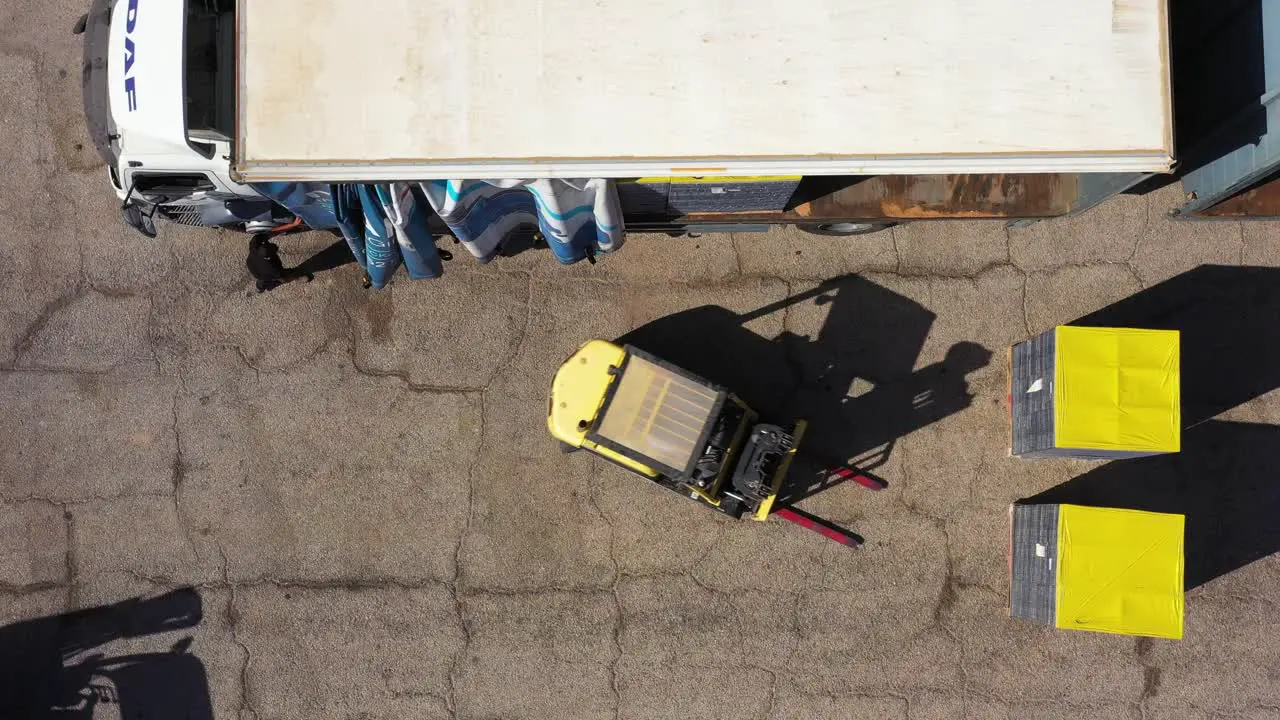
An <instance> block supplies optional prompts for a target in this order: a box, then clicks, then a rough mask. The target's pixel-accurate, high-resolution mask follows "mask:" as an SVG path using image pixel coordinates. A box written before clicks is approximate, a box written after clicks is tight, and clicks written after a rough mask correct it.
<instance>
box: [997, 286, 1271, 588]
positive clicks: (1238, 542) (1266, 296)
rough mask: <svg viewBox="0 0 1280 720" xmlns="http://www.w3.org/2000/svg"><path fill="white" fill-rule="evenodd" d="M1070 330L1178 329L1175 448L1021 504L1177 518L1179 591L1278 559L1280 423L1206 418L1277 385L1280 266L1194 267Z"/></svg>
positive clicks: (1089, 475)
mask: <svg viewBox="0 0 1280 720" xmlns="http://www.w3.org/2000/svg"><path fill="white" fill-rule="evenodd" d="M1072 324H1073V325H1085V326H1104V327H1136V328H1150V329H1159V330H1177V331H1178V332H1179V335H1180V340H1181V343H1180V345H1181V365H1182V370H1181V374H1182V388H1181V395H1182V398H1181V406H1182V428H1183V430H1182V447H1181V450H1180V452H1177V453H1173V454H1169V455H1157V456H1153V457H1145V458H1136V459H1130V460H1116V461H1113V462H1110V463H1107V464H1106V465H1103V466H1101V467H1099V468H1098V469H1096V470H1092V471H1090V472H1088V473H1085V474H1084V475H1081V476H1080V477H1077V478H1075V479H1073V480H1070V481H1068V482H1065V483H1063V484H1061V485H1059V486H1057V487H1054V488H1052V489H1050V490H1047V491H1045V492H1042V493H1040V494H1039V495H1036V496H1034V497H1031V498H1027V499H1025V500H1022V501H1021V502H1023V503H1067V504H1073V505H1087V506H1093V507H1114V508H1126V509H1131V510H1148V511H1152V512H1167V513H1176V514H1180V515H1184V516H1186V537H1185V553H1186V554H1185V576H1184V578H1185V585H1186V588H1187V589H1188V590H1190V589H1191V588H1195V587H1199V586H1200V585H1203V584H1204V583H1206V582H1209V581H1210V580H1213V579H1214V578H1217V577H1220V576H1222V575H1225V574H1227V573H1229V572H1231V571H1233V570H1236V569H1237V568H1240V567H1243V566H1245V565H1247V564H1249V563H1251V562H1253V561H1255V560H1258V559H1260V558H1263V557H1266V556H1267V555H1270V554H1271V553H1274V552H1278V551H1280V524H1278V523H1277V522H1276V518H1277V517H1280V426H1276V425H1268V424H1258V423H1249V422H1229V421H1226V420H1223V419H1215V418H1216V417H1217V416H1218V415H1220V414H1222V413H1224V412H1226V411H1228V410H1231V409H1233V408H1235V407H1238V406H1240V405H1243V404H1244V403H1246V402H1249V401H1250V400H1253V399H1255V398H1257V397H1260V396H1262V395H1265V394H1266V393H1268V392H1271V391H1272V390H1275V389H1276V388H1280V332H1278V331H1280V268H1267V267H1233V266H1225V265H1201V266H1200V267H1197V268H1195V269H1194V270H1190V271H1188V272H1185V273H1183V274H1181V275H1178V276H1176V277H1173V278H1171V279H1169V280H1166V281H1164V282H1162V283H1160V284H1159V285H1155V286H1153V287H1151V288H1148V289H1147V290H1144V291H1142V292H1140V293H1138V294H1136V295H1133V296H1131V297H1129V298H1126V299H1124V300H1121V301H1119V302H1117V303H1114V304H1112V305H1109V306H1107V307H1105V308H1103V309H1102V310H1099V311H1097V312H1095V313H1092V314H1090V315H1086V316H1085V317H1082V318H1080V319H1078V320H1076V321H1075V322H1074V323H1072Z"/></svg>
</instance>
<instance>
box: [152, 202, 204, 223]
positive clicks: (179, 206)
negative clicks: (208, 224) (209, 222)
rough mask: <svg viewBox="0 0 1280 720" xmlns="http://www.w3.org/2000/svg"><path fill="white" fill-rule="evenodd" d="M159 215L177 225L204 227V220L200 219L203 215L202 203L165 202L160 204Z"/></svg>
mask: <svg viewBox="0 0 1280 720" xmlns="http://www.w3.org/2000/svg"><path fill="white" fill-rule="evenodd" d="M160 215H161V216H162V217H164V218H165V219H166V220H168V221H170V222H175V223H178V224H179V225H192V226H195V227H204V222H203V221H202V220H201V218H203V217H204V212H203V206H202V205H190V204H185V203H166V204H164V205H161V206H160Z"/></svg>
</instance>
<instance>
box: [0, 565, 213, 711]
mask: <svg viewBox="0 0 1280 720" xmlns="http://www.w3.org/2000/svg"><path fill="white" fill-rule="evenodd" d="M202 618H203V611H202V603H201V599H200V594H199V593H198V592H196V591H195V590H194V589H192V588H184V589H181V590H174V591H171V592H168V593H165V594H164V595H160V596H158V597H153V598H134V599H132V600H125V601H123V602H119V603H116V604H114V605H103V606H100V607H95V608H91V609H88V610H80V611H77V612H72V613H66V614H63V615H54V616H51V617H45V618H39V619H35V620H26V621H23V622H17V623H13V624H11V625H6V626H4V627H0V718H6V719H7V718H23V719H24V720H40V719H42V718H49V719H53V718H60V719H65V720H74V719H76V718H84V719H85V720H89V719H90V718H103V717H108V718H117V717H118V718H121V719H122V720H127V719H131V718H185V719H187V720H212V718H213V708H212V702H211V700H210V696H209V684H208V678H207V675H206V673H205V669H204V665H203V664H202V663H201V662H200V659H199V658H197V657H196V656H195V655H194V654H192V653H191V652H190V646H191V642H192V639H193V638H192V636H191V635H189V634H186V635H185V637H181V638H179V639H177V640H176V641H175V642H173V643H172V644H171V645H170V646H169V647H167V648H165V649H163V650H160V651H154V652H131V653H123V654H122V653H113V652H111V650H110V647H109V646H110V645H111V644H112V643H115V642H117V641H121V640H131V639H135V638H142V637H146V636H150V635H156V634H161V633H180V632H182V631H187V630H189V629H191V628H194V627H195V626H197V625H199V624H200V621H201V619H202ZM165 642H168V641H167V640H166V641H165Z"/></svg>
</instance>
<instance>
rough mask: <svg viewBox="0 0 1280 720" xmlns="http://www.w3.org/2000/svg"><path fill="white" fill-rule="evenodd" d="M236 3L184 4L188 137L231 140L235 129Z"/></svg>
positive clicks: (191, 0) (205, 0)
mask: <svg viewBox="0 0 1280 720" xmlns="http://www.w3.org/2000/svg"><path fill="white" fill-rule="evenodd" d="M235 33H236V17H235V0H187V27H186V104H187V108H186V110H187V137H189V138H190V139H191V140H193V141H201V140H204V141H208V140H214V139H219V140H226V139H230V138H231V135H232V133H233V131H234V128H235V82H236V65H235V46H236V45H235V41H236V38H235Z"/></svg>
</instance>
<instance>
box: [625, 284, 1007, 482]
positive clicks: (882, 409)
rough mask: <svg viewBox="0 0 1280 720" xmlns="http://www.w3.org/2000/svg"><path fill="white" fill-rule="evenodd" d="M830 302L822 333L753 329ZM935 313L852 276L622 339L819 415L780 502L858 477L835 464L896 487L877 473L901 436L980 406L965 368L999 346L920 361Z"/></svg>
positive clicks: (711, 308)
mask: <svg viewBox="0 0 1280 720" xmlns="http://www.w3.org/2000/svg"><path fill="white" fill-rule="evenodd" d="M813 306H817V307H818V308H820V309H817V310H815V309H814V307H813ZM823 312H825V318H824V320H823V321H822V325H821V329H820V330H818V331H817V334H816V335H814V336H812V337H810V336H809V335H802V334H797V333H796V332H795V331H794V330H793V328H792V327H788V328H786V329H784V330H783V332H782V334H781V335H779V336H778V337H777V338H773V339H769V338H765V337H761V336H760V335H758V334H756V333H755V332H753V331H752V330H751V329H750V328H748V327H747V323H749V322H751V321H752V320H755V319H758V318H761V317H765V316H767V315H772V314H774V313H784V316H785V317H787V318H788V324H789V325H793V324H795V323H796V322H797V321H796V318H797V317H799V316H801V315H804V316H818V315H820V314H821V313H823ZM935 318H936V316H935V315H934V314H933V313H932V312H930V311H929V310H927V309H925V308H924V307H922V306H921V305H920V304H918V303H916V302H915V301H913V300H910V299H908V298H905V297H903V296H901V295H899V294H897V293H895V292H892V291H890V290H887V289H885V288H883V287H880V286H879V285H876V284H875V283H873V282H870V281H869V280H867V279H865V278H862V277H860V276H856V275H848V276H844V277H840V278H835V279H832V280H829V281H826V282H824V283H822V284H821V285H819V286H817V287H815V288H813V289H811V290H808V291H806V292H802V293H798V294H796V295H793V296H791V297H788V298H785V299H783V300H780V301H778V302H776V303H772V304H770V305H766V306H764V307H762V308H758V309H756V310H753V311H750V312H747V313H741V314H740V313H736V312H734V311H732V310H729V309H726V308H724V307H720V306H718V305H704V306H702V307H697V308H692V309H690V310H685V311H683V312H679V313H675V314H673V315H668V316H666V317H663V318H659V319H658V320H655V321H653V322H650V323H648V324H646V325H644V326H642V327H639V328H637V329H635V330H633V331H631V332H629V333H627V334H626V335H624V336H622V337H621V338H618V339H617V341H616V342H617V343H618V344H630V345H634V346H636V347H638V348H640V349H642V350H645V351H647V352H650V353H652V354H654V355H656V356H658V357H660V358H662V359H664V360H666V361H668V362H671V363H673V364H675V365H677V366H679V367H681V368H683V369H685V370H688V371H689V372H692V373H694V374H696V375H700V376H701V377H703V378H705V379H707V380H709V381H711V382H713V383H715V384H718V385H721V386H723V387H725V388H727V389H728V390H729V391H730V392H733V393H735V394H737V395H738V397H740V398H742V400H743V401H744V402H746V403H747V405H749V406H751V407H752V408H754V409H755V410H756V411H757V412H759V413H760V415H761V418H762V419H763V420H764V421H766V422H774V423H777V424H779V425H783V426H787V425H789V424H791V423H792V422H794V421H795V420H797V419H803V420H807V421H808V423H809V427H808V430H807V431H806V434H805V436H804V438H803V440H802V441H801V443H800V450H799V452H798V454H797V457H796V461H795V463H794V464H793V466H792V470H791V472H790V475H789V477H788V481H787V484H786V485H784V487H783V488H782V491H781V492H780V493H779V496H778V503H779V504H780V505H790V504H793V503H797V502H800V501H801V500H804V499H805V498H807V497H811V496H812V495H814V494H817V493H819V492H822V491H824V490H826V489H828V488H830V487H833V486H834V485H837V484H840V483H841V482H843V481H844V480H846V479H850V474H844V475H835V474H831V473H828V472H825V471H826V470H829V469H831V468H836V467H850V468H851V469H853V470H855V473H854V475H861V476H864V477H865V478H869V479H870V481H871V482H874V483H877V484H878V485H879V486H884V485H885V484H886V483H884V481H883V480H880V479H879V478H876V477H875V476H874V475H873V474H872V473H873V471H874V470H875V469H876V468H878V467H880V466H882V465H884V463H885V462H886V461H887V460H888V458H889V455H890V453H891V452H892V450H893V446H894V443H895V442H896V441H897V439H898V438H900V437H902V436H904V435H907V434H909V433H911V432H913V431H915V430H918V429H920V428H922V427H925V426H926V425H929V424H931V423H934V422H937V421H938V420H941V419H942V418H945V417H947V416H949V415H952V414H954V413H957V412H960V411H961V410H964V409H965V408H967V407H968V406H969V404H970V402H971V400H972V395H971V394H970V393H969V390H968V383H967V381H966V379H965V376H966V375H967V374H968V373H971V372H973V371H975V370H978V369H979V368H982V367H984V366H985V365H987V364H988V363H989V362H990V360H991V353H990V351H988V350H986V349H985V348H983V347H982V346H980V345H978V344H976V343H970V342H962V343H957V344H956V345H955V346H953V347H952V348H951V349H950V351H948V353H947V355H946V358H945V359H944V360H943V361H941V362H938V363H934V364H932V365H929V366H927V367H924V368H921V369H919V370H916V369H915V365H916V362H917V360H918V358H919V356H920V352H921V350H923V348H924V343H925V340H926V339H927V338H928V335H929V331H930V329H931V327H932V325H933V321H934V320H935Z"/></svg>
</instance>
